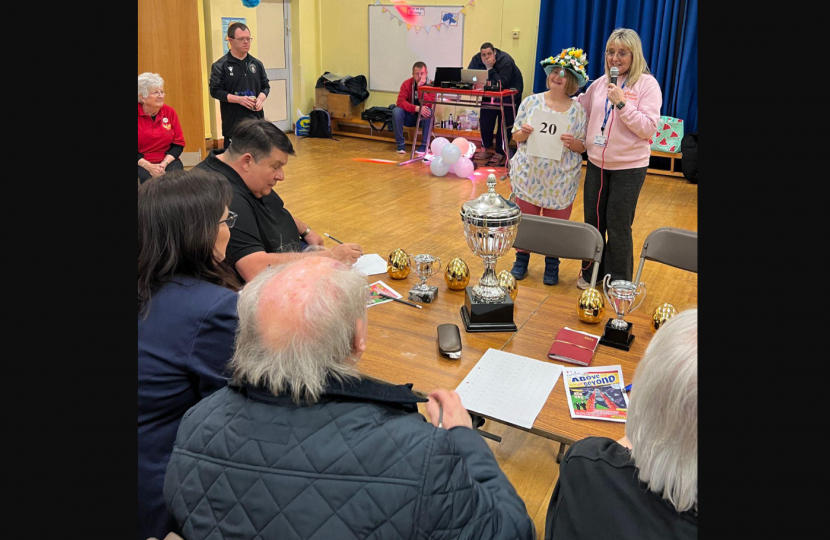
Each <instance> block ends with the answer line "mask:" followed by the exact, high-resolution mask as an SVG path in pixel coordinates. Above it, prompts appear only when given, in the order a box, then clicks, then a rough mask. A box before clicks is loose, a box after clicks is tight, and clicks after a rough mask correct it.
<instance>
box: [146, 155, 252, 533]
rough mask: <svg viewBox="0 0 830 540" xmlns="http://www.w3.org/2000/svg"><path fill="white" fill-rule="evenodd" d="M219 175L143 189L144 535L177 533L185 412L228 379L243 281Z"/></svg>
mask: <svg viewBox="0 0 830 540" xmlns="http://www.w3.org/2000/svg"><path fill="white" fill-rule="evenodd" d="M232 196H233V189H232V188H231V185H230V184H229V183H228V181H227V180H225V179H224V178H223V177H222V176H220V175H218V174H215V173H210V172H205V171H201V170H193V171H187V172H185V171H173V172H170V173H167V174H165V175H163V176H160V177H158V178H153V179H151V180H149V181H147V182H145V183H143V184H141V186H140V187H139V188H138V538H139V540H146V539H147V538H148V537H152V536H155V537H157V538H164V536H165V535H167V533H168V532H171V531H173V532H176V533H179V532H181V531H179V530H178V526H177V525H176V522H175V520H174V519H173V518H172V516H170V515H169V514H168V512H167V509H166V507H165V505H164V497H163V495H162V490H163V487H164V474H165V471H166V469H167V462H168V461H169V459H170V454H171V452H172V451H173V442H174V441H175V439H176V432H177V431H178V428H179V422H180V421H181V419H182V416H184V413H185V412H186V411H187V410H188V409H189V408H190V407H192V406H193V405H195V404H196V403H197V402H199V401H200V400H201V399H202V398H204V397H205V396H207V395H210V394H211V393H213V392H215V391H216V390H218V389H220V388H222V387H224V386H225V385H226V384H227V374H226V372H225V368H226V365H227V363H228V361H229V360H230V359H231V357H232V356H233V340H234V332H235V331H236V326H237V314H236V300H237V296H238V295H237V291H238V290H239V282H238V281H237V278H236V276H235V274H234V272H233V270H232V269H231V268H230V266H229V265H228V264H227V263H225V262H224V259H225V248H226V247H227V245H228V239H229V238H230V228H231V227H233V225H234V222H235V221H236V215H234V214H232V213H231V212H229V211H228V204H230V202H231V198H232Z"/></svg>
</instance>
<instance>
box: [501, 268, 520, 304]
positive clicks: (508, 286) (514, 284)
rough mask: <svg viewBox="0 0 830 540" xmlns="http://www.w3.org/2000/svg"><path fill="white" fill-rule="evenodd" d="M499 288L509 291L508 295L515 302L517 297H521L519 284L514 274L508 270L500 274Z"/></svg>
mask: <svg viewBox="0 0 830 540" xmlns="http://www.w3.org/2000/svg"><path fill="white" fill-rule="evenodd" d="M499 286H500V287H501V288H502V289H504V290H505V291H507V294H509V295H510V298H512V299H513V300H514V301H515V300H516V297H517V296H519V282H518V281H516V278H515V277H513V274H511V273H510V272H508V271H507V270H502V271H501V272H499Z"/></svg>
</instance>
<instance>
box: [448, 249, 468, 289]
mask: <svg viewBox="0 0 830 540" xmlns="http://www.w3.org/2000/svg"><path fill="white" fill-rule="evenodd" d="M444 282H445V283H446V284H447V287H448V288H449V289H450V290H451V291H463V290H464V288H465V287H466V286H467V285H469V284H470V267H469V266H467V263H465V262H464V261H463V260H462V259H459V258H458V257H456V258H455V259H453V260H451V261H450V263H449V264H448V265H447V270H446V271H445V272H444Z"/></svg>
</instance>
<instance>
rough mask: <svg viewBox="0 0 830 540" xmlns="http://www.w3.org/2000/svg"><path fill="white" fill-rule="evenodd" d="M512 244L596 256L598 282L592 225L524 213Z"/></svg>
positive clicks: (597, 241)
mask: <svg viewBox="0 0 830 540" xmlns="http://www.w3.org/2000/svg"><path fill="white" fill-rule="evenodd" d="M513 247H514V248H516V249H521V250H523V251H531V252H533V253H541V254H542V255H546V256H548V257H559V258H561V259H578V260H581V261H587V260H593V261H594V271H593V273H592V274H591V287H594V286H595V285H596V283H597V273H599V263H600V261H602V235H600V234H599V231H598V230H597V229H596V227H594V226H593V225H590V224H588V223H581V222H578V221H568V220H567V219H556V218H550V217H544V216H534V215H527V214H525V215H522V221H521V222H520V223H519V230H518V231H517V233H516V240H515V241H514V242H513ZM565 446H566V445H565V443H559V452H558V453H557V455H556V462H557V463H561V462H562V457H563V456H564V455H565Z"/></svg>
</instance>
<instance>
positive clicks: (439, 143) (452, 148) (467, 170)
mask: <svg viewBox="0 0 830 540" xmlns="http://www.w3.org/2000/svg"><path fill="white" fill-rule="evenodd" d="M429 148H430V150H432V154H433V155H434V156H435V159H433V160H432V163H430V164H429V170H431V171H432V174H434V175H435V176H446V174H447V173H449V172H451V173H453V174H454V175H456V176H459V177H461V178H469V177H470V175H471V174H473V171H474V170H475V165H473V162H472V160H471V159H470V156H472V155H473V153H474V152H475V150H476V146H475V144H473V143H471V142H470V141H468V140H467V139H465V138H464V137H458V138H456V139H454V140H453V141H452V143H450V141H448V140H447V139H445V138H444V137H436V138H435V140H433V141H432V144H431V145H430V147H429Z"/></svg>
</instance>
